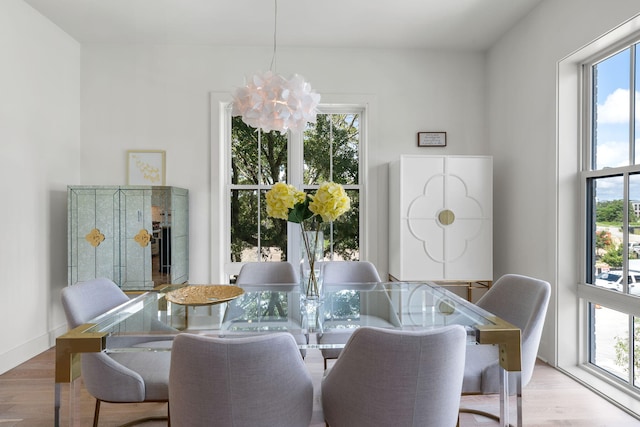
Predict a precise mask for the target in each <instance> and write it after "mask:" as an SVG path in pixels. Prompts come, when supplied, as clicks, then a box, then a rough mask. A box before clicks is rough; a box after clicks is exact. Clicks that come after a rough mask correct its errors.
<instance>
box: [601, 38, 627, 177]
mask: <svg viewBox="0 0 640 427" xmlns="http://www.w3.org/2000/svg"><path fill="white" fill-rule="evenodd" d="M629 67H630V51H629V49H627V50H624V51H622V52H620V53H618V54H616V55H614V56H612V57H610V58H607V59H605V60H604V61H602V62H600V63H598V64H597V65H595V66H594V67H593V68H594V70H593V71H594V72H593V92H594V101H595V103H596V105H595V107H594V125H593V134H594V135H593V152H594V158H593V159H592V160H593V161H594V163H592V164H593V165H594V167H595V168H596V169H603V168H606V167H618V166H627V165H629V81H630V79H629V70H630V68H629Z"/></svg>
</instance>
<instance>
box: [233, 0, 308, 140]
mask: <svg viewBox="0 0 640 427" xmlns="http://www.w3.org/2000/svg"><path fill="white" fill-rule="evenodd" d="M277 15H278V2H277V0H275V23H274V34H273V57H272V59H271V67H270V68H269V71H267V72H265V73H258V74H254V75H253V77H251V78H250V79H247V82H246V85H245V86H244V87H241V88H238V89H237V90H236V92H235V94H234V95H233V109H232V112H231V114H232V115H233V116H242V121H243V122H245V123H246V124H248V125H249V126H252V127H254V128H260V129H262V130H263V131H264V132H271V131H273V130H277V131H279V132H280V133H285V132H286V131H287V129H291V130H292V131H303V130H304V128H305V127H306V125H307V123H308V122H311V123H315V122H316V113H317V111H316V107H317V106H318V103H319V102H320V95H318V94H317V93H315V92H313V91H312V89H311V85H310V84H309V83H308V82H306V81H305V80H304V78H303V77H302V76H300V75H298V74H294V75H293V76H291V77H290V78H289V79H285V78H284V77H282V76H281V75H279V74H276V73H274V72H272V71H271V70H272V68H273V63H274V61H275V57H276V28H277Z"/></svg>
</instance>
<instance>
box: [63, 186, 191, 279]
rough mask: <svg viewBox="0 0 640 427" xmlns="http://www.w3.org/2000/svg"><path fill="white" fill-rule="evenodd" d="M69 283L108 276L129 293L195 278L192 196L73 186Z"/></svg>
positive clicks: (158, 189)
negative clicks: (192, 274) (191, 241)
mask: <svg viewBox="0 0 640 427" xmlns="http://www.w3.org/2000/svg"><path fill="white" fill-rule="evenodd" d="M67 209H68V223H67V226H68V230H67V232H68V257H67V259H68V284H69V285H73V284H75V283H77V282H82V281H85V280H88V279H92V278H96V277H107V278H109V279H111V280H113V281H114V282H115V283H116V284H118V286H120V287H121V288H122V289H123V290H150V289H153V288H154V287H155V286H157V285H160V284H163V283H185V282H186V281H187V280H188V279H189V191H188V190H186V189H183V188H177V187H165V186H87V185H83V186H69V187H68V188H67Z"/></svg>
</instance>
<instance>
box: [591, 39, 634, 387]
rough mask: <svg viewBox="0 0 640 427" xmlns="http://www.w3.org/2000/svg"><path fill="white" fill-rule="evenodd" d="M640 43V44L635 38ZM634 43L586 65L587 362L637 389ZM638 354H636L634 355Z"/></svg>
mask: <svg viewBox="0 0 640 427" xmlns="http://www.w3.org/2000/svg"><path fill="white" fill-rule="evenodd" d="M636 42H637V41H636ZM638 46H639V45H638V44H627V45H626V46H624V47H623V48H622V49H618V50H616V51H615V52H608V53H607V54H606V56H600V57H598V58H596V59H594V60H593V61H590V62H587V63H585V64H584V65H583V72H584V76H583V81H584V82H585V83H586V84H585V85H584V86H585V88H587V89H586V90H585V98H584V99H585V100H587V102H586V103H585V112H584V113H585V114H584V117H585V119H586V120H585V124H586V126H585V129H584V135H585V138H584V149H583V162H582V164H583V170H582V173H581V179H582V185H583V188H584V193H583V194H584V196H585V200H584V204H583V206H584V208H585V219H586V221H585V224H586V230H585V231H586V233H585V247H586V252H585V267H586V269H585V270H586V271H585V278H586V282H587V283H588V284H591V285H594V286H595V287H596V288H598V289H599V291H598V292H594V293H590V294H589V298H587V299H586V300H585V302H584V304H585V308H586V313H587V322H586V323H587V327H586V328H584V330H585V331H586V334H587V337H586V340H585V343H586V345H587V347H588V348H587V359H588V363H589V364H591V365H592V366H593V367H594V369H596V370H598V371H600V373H601V374H602V375H603V376H604V377H608V378H609V379H610V380H611V381H613V382H615V383H617V384H620V385H622V386H624V387H627V388H628V389H629V390H632V391H634V392H637V391H638V390H637V387H638V386H640V383H639V381H640V353H637V352H636V350H640V348H638V347H637V346H638V345H640V321H639V320H638V319H639V318H638V317H636V316H635V314H637V308H636V307H637V305H638V299H637V298H636V296H640V285H638V288H636V282H637V281H638V277H640V275H639V274H637V273H638V272H640V255H639V253H640V218H639V217H638V215H637V207H638V204H639V203H640V149H639V147H637V144H638V141H639V139H638V136H637V135H638V131H637V129H639V128H640V121H639V118H640V105H637V103H638V101H639V100H640V97H639V95H638V89H637V87H638V84H640V81H639V78H640V72H639V71H638V70H639V69H640V67H639V65H640V63H639V60H638ZM636 353H637V355H636Z"/></svg>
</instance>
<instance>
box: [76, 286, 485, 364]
mask: <svg viewBox="0 0 640 427" xmlns="http://www.w3.org/2000/svg"><path fill="white" fill-rule="evenodd" d="M180 286H184V285H167V286H165V287H159V288H158V289H157V290H156V291H155V292H148V293H144V294H142V295H140V296H137V297H135V298H133V299H132V300H131V301H129V302H127V303H125V304H123V305H121V306H118V307H116V308H114V309H113V310H111V311H109V312H107V313H104V314H103V315H101V316H98V317H96V318H95V319H92V320H90V321H89V322H88V323H89V324H92V326H90V327H88V328H86V329H85V330H84V333H87V334H91V333H103V334H105V350H106V351H107V352H110V351H126V349H127V348H129V347H131V351H133V350H135V351H140V347H139V346H134V345H131V344H130V343H136V340H135V339H132V337H136V336H140V335H144V336H151V337H152V338H153V337H154V336H157V337H158V339H170V338H171V336H172V335H175V334H178V333H180V332H194V333H201V334H207V335H214V336H221V337H236V336H242V335H248V334H263V333H272V332H283V331H285V332H290V333H292V334H293V335H294V336H299V335H308V334H309V333H310V332H312V333H315V334H318V336H320V337H321V336H323V335H324V334H331V333H337V332H341V333H348V332H349V331H351V330H353V329H355V328H358V327H362V326H373V327H380V328H392V329H402V330H421V329H431V328H437V327H441V326H445V325H450V324H459V325H463V326H464V327H465V328H466V330H467V334H468V337H469V343H470V344H472V343H475V342H476V341H477V336H476V335H477V332H478V328H479V327H481V326H483V325H484V326H491V325H494V324H495V323H496V319H495V316H493V315H492V314H491V313H488V312H486V311H485V310H482V309H481V308H479V307H477V306H476V305H474V304H472V303H470V302H468V301H467V300H465V299H463V298H461V297H459V296H457V295H456V294H454V293H452V292H450V291H448V290H446V289H444V288H442V287H440V286H438V285H436V284H433V283H406V282H388V283H358V284H353V283H352V284H348V285H330V286H327V287H326V288H325V293H324V299H323V301H322V303H321V304H320V305H319V306H318V307H317V309H314V310H308V309H307V308H306V306H305V305H304V303H303V300H301V298H300V292H299V287H298V286H296V285H281V284H279V285H260V286H247V287H244V288H243V289H244V294H242V295H240V296H238V297H237V298H235V299H233V300H231V301H228V302H225V303H221V304H212V305H211V306H205V307H188V306H180V305H178V304H172V303H171V302H168V301H167V300H166V298H165V297H166V293H167V292H170V291H172V290H175V289H178V287H180ZM194 286H197V285H194ZM197 316H200V317H201V318H203V317H204V318H206V319H207V320H208V321H207V322H206V325H205V326H201V325H198V326H194V325H193V323H195V322H194V319H196V317H197ZM320 341H322V340H320ZM328 341H331V340H328ZM298 342H299V346H300V348H336V347H338V348H339V347H341V346H344V343H335V342H327V343H325V344H323V343H322V342H313V340H311V341H310V340H306V342H305V341H303V340H298Z"/></svg>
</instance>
